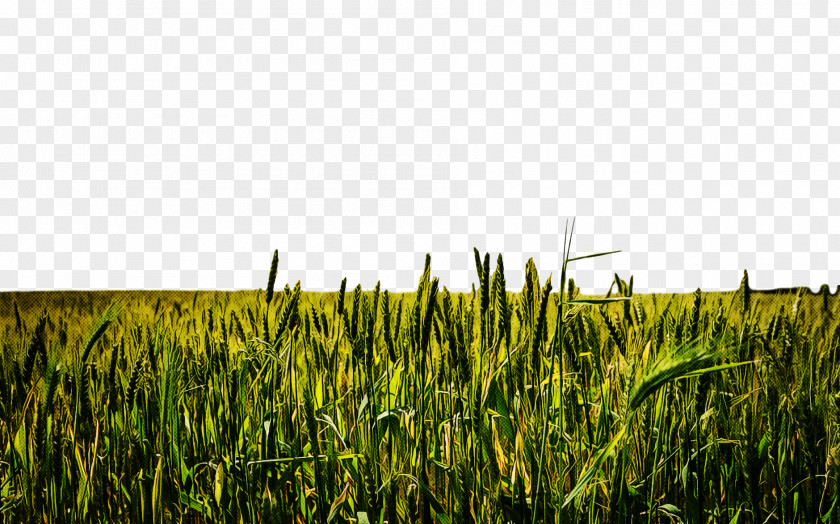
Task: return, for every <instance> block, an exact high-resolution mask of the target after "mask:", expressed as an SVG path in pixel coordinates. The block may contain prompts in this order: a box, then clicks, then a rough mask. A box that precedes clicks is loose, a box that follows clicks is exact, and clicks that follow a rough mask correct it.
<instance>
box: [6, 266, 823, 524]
mask: <svg viewBox="0 0 840 524" xmlns="http://www.w3.org/2000/svg"><path fill="white" fill-rule="evenodd" d="M576 260H579V259H574V258H568V257H565V262H564V265H563V267H562V269H561V272H560V273H559V274H558V275H556V277H559V286H558V287H556V288H555V287H554V284H553V283H552V281H551V278H549V279H548V280H547V281H546V282H540V280H539V277H538V274H537V271H536V267H535V266H534V264H533V262H532V261H529V263H528V266H527V267H526V278H525V285H524V287H523V289H522V290H521V292H519V293H511V292H510V291H509V290H508V289H507V288H506V285H505V272H504V267H503V262H502V257H501V256H499V258H498V260H497V262H496V267H495V269H494V270H493V271H491V267H490V256H489V255H485V256H484V257H483V258H482V257H481V256H480V255H479V253H478V251H476V252H475V263H476V270H477V272H478V277H479V278H478V280H479V285H478V288H477V289H474V290H473V292H472V293H464V294H455V293H449V291H448V290H447V289H446V288H445V287H441V285H440V283H439V281H438V279H437V278H431V268H430V261H429V258H428V257H427V260H426V266H425V271H424V273H423V275H422V277H421V278H420V280H419V284H418V287H417V291H416V293H411V294H399V295H395V294H391V293H388V292H387V291H384V292H380V289H379V286H378V285H377V287H376V289H374V290H373V291H365V292H363V291H362V289H361V287H356V288H355V289H353V290H347V289H346V280H345V281H342V283H341V289H340V290H339V292H338V293H337V294H336V293H329V294H318V293H302V292H301V289H300V286H299V284H298V285H297V286H295V287H294V289H291V288H289V286H286V287H285V289H283V290H281V291H275V275H276V270H277V255H276V253H275V258H274V259H273V264H272V266H271V271H270V276H269V281H268V285H267V286H266V289H265V290H264V291H263V290H260V291H255V292H237V293H231V294H223V293H212V294H210V293H204V294H201V295H199V294H198V293H196V294H189V295H186V294H183V293H180V294H179V293H178V292H175V293H171V294H170V298H171V300H170V301H168V302H167V301H166V300H163V301H161V300H160V299H158V300H157V301H156V302H155V303H153V304H152V303H149V304H147V305H139V302H138V303H135V304H134V305H132V303H131V302H130V301H128V302H127V303H123V304H122V305H120V304H115V305H113V306H111V307H108V308H107V309H104V311H103V310H102V309H99V310H96V311H94V309H95V307H94V306H95V305H96V307H99V306H98V304H99V303H101V302H102V301H103V300H108V299H112V298H114V297H115V296H117V295H118V294H115V293H111V294H108V293H105V294H102V293H99V294H95V293H82V292H77V293H74V294H65V295H62V298H61V301H62V302H63V303H62V304H61V305H60V306H59V305H57V304H58V302H57V299H56V300H53V301H51V302H50V301H44V302H42V303H38V304H37V305H33V304H32V303H31V302H30V303H29V304H27V305H26V307H25V308H24V307H22V306H20V305H19V303H18V299H20V298H21V296H23V295H20V294H18V295H15V297H14V300H13V301H12V300H9V299H10V298H11V297H12V295H11V294H6V295H7V296H6V297H5V301H4V300H3V297H0V307H4V309H0V314H2V316H0V344H2V353H1V354H0V364H2V365H0V515H2V517H3V520H4V521H5V522H25V521H32V522H84V521H93V522H107V521H131V522H140V521H143V522H155V523H157V522H170V521H172V522H215V521H228V522H283V523H285V522H353V521H357V522H371V523H375V522H390V523H393V522H420V523H428V522H436V521H440V522H453V523H466V522H627V521H630V520H632V521H634V522H678V521H686V522H712V521H713V522H758V523H762V522H818V521H820V519H822V521H823V522H840V508H838V507H837V506H838V504H837V503H838V498H840V485H838V480H840V479H839V478H838V476H840V467H839V466H838V459H840V449H838V440H840V418H838V414H840V372H838V353H840V351H839V350H838V347H840V328H838V319H837V318H835V311H836V304H837V297H836V296H835V295H832V294H829V293H828V288H827V287H824V288H823V289H822V290H821V293H820V294H818V295H812V294H810V293H806V292H804V291H802V292H799V293H795V294H780V295H767V294H763V295H759V294H758V293H756V292H754V291H752V290H751V289H750V287H749V283H748V281H747V276H746V274H745V276H744V280H743V282H742V285H741V288H740V289H739V290H738V291H737V292H732V293H718V294H704V293H701V292H700V291H699V290H698V291H697V292H696V293H695V294H693V295H676V296H672V297H671V298H670V299H669V300H668V301H667V303H666V302H664V301H663V300H662V297H661V296H660V297H659V298H657V296H651V295H645V296H634V295H633V289H632V288H633V284H632V278H631V279H630V283H629V284H628V283H626V282H624V281H623V280H622V279H620V278H619V277H618V276H617V275H616V278H615V282H613V286H611V287H610V290H609V291H608V292H607V293H606V295H605V296H601V297H600V298H599V297H592V296H581V295H580V293H579V290H578V289H577V288H576V287H575V284H574V281H573V280H572V279H570V278H568V274H567V269H568V267H570V266H572V265H573V264H574V262H575V261H576ZM567 265H568V267H567ZM555 283H557V281H556V280H555ZM94 295H96V296H97V297H98V298H97V299H96V300H94V299H93V298H91V297H93V296H94ZM187 296H189V298H188V299H187V298H186V297H187ZM199 298H201V299H200V300H199ZM65 300H66V303H64V301H65ZM4 305H5V306H4ZM33 310H34V311H35V312H34V313H33Z"/></svg>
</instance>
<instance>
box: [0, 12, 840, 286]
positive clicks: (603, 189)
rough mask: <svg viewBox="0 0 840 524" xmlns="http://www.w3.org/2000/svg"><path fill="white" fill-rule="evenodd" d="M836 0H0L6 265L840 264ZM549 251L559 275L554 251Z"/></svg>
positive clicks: (333, 274)
mask: <svg viewBox="0 0 840 524" xmlns="http://www.w3.org/2000/svg"><path fill="white" fill-rule="evenodd" d="M838 50H840V4H839V3H837V2H830V1H826V0H822V1H807V0H803V1H798V2H775V3H767V2H759V3H753V2H722V1H721V2H717V1H711V2H688V3H685V4H684V3H682V2H667V3H666V2H661V1H654V2H591V1H564V2H503V1H500V0H490V1H488V2H475V3H466V2H449V1H437V0H435V1H433V2H387V1H382V2H322V1H319V0H305V1H300V0H294V1H289V2H269V1H252V0H236V2H233V1H230V0H227V1H224V2H221V1H219V2H216V1H208V2H205V1H201V2H197V1H194V0H193V1H189V0H184V1H167V2H161V1H144V2H108V1H106V0H94V1H91V2H87V1H79V2H55V3H53V2H34V1H31V0H7V1H3V2H0V289H6V290H11V289H20V290H24V289H103V288H111V289H137V288H146V289H161V288H165V289H173V288H179V289H210V288H217V289H244V288H258V287H264V286H265V282H266V278H267V274H268V269H269V265H270V261H271V255H272V252H273V250H274V249H279V251H280V264H279V272H278V282H283V281H287V282H292V283H294V282H296V281H297V280H300V281H301V285H302V286H303V288H304V289H307V290H334V289H337V288H338V286H339V283H340V281H341V279H342V277H345V276H346V277H347V279H348V285H350V286H353V285H355V284H356V283H361V284H362V285H363V287H366V288H370V287H373V286H374V285H375V283H376V281H377V280H380V281H381V283H382V286H383V287H384V288H386V289H391V290H394V291H398V290H409V289H412V288H414V287H415V286H416V282H417V279H418V278H419V276H420V273H421V271H422V266H423V260H424V257H425V254H426V253H427V252H428V253H431V254H432V272H433V275H435V276H439V277H440V278H441V283H442V284H443V285H446V286H447V287H449V288H450V289H452V290H465V289H468V288H469V287H470V286H471V285H472V283H474V282H475V281H476V276H475V267H474V258H473V253H472V250H473V247H476V248H478V249H479V251H481V252H482V253H484V252H485V251H487V252H490V253H491V257H492V260H493V261H494V263H495V258H496V255H497V253H502V254H503V255H504V257H505V266H506V269H507V280H508V283H509V284H508V285H509V287H511V288H517V287H520V286H521V285H522V281H523V275H524V267H525V263H526V261H527V260H528V258H530V257H533V258H534V260H535V262H536V264H537V267H538V268H539V270H540V273H541V277H542V278H546V277H547V276H548V274H549V273H554V274H555V275H556V274H557V273H558V270H559V268H560V264H561V259H562V255H561V252H562V249H563V238H564V232H565V231H566V229H567V225H568V226H569V229H570V228H571V227H570V226H571V220H572V219H573V218H574V219H576V222H575V229H574V237H573V240H572V251H573V253H574V254H585V253H590V252H601V251H610V250H621V253H619V254H614V255H611V256H609V257H604V258H601V259H594V260H586V261H582V262H579V263H575V264H574V266H573V267H572V276H573V277H574V278H575V279H576V282H577V284H578V285H579V286H580V287H581V289H582V291H583V292H584V293H590V292H591V293H603V292H605V291H606V289H607V288H608V287H609V285H610V282H611V281H612V279H613V273H618V274H619V275H620V276H621V277H622V278H624V279H628V278H629V276H630V275H633V276H634V287H635V290H637V291H640V292H645V291H664V290H668V291H684V290H693V289H695V288H697V287H702V288H703V289H707V290H714V289H733V288H735V287H737V286H738V283H739V281H740V278H741V275H742V272H743V270H744V269H747V270H748V271H749V272H750V282H751V284H752V286H753V287H755V288H769V287H786V286H794V285H807V286H811V287H812V288H813V289H816V288H818V287H819V285H820V284H822V283H829V284H830V285H831V286H832V289H833V288H834V286H836V285H837V284H840V212H838V209H837V202H838V200H837V195H840V163H838V162H840V145H838V144H840V52H838ZM555 279H556V277H555Z"/></svg>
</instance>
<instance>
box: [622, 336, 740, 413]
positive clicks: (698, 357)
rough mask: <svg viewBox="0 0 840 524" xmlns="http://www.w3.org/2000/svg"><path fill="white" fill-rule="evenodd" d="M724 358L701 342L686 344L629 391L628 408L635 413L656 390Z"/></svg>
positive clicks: (696, 372)
mask: <svg viewBox="0 0 840 524" xmlns="http://www.w3.org/2000/svg"><path fill="white" fill-rule="evenodd" d="M723 356H724V354H723V352H720V351H713V350H711V349H710V348H709V347H708V345H707V343H706V342H705V341H702V340H694V341H691V342H688V343H686V344H684V345H682V346H681V347H679V348H678V349H677V350H676V351H674V352H672V353H669V354H666V355H664V356H663V357H662V358H660V359H659V360H658V361H657V362H656V363H655V364H654V365H653V366H652V367H651V368H650V370H649V371H648V372H647V373H646V374H645V375H644V376H643V377H642V378H641V379H640V380H638V381H637V382H636V383H635V384H634V385H633V389H631V390H630V395H629V398H628V408H629V409H630V410H631V411H635V410H636V409H638V408H639V406H641V405H642V403H643V402H644V401H645V399H647V398H648V397H649V396H650V395H652V394H653V393H654V392H655V391H656V390H657V389H659V388H660V387H662V386H664V385H665V384H667V383H668V382H670V381H672V380H675V379H677V378H681V377H683V376H686V375H694V374H700V372H702V371H704V370H706V369H709V368H711V367H712V366H714V364H715V363H716V362H717V361H719V360H720V359H721V358H722V357H723Z"/></svg>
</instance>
